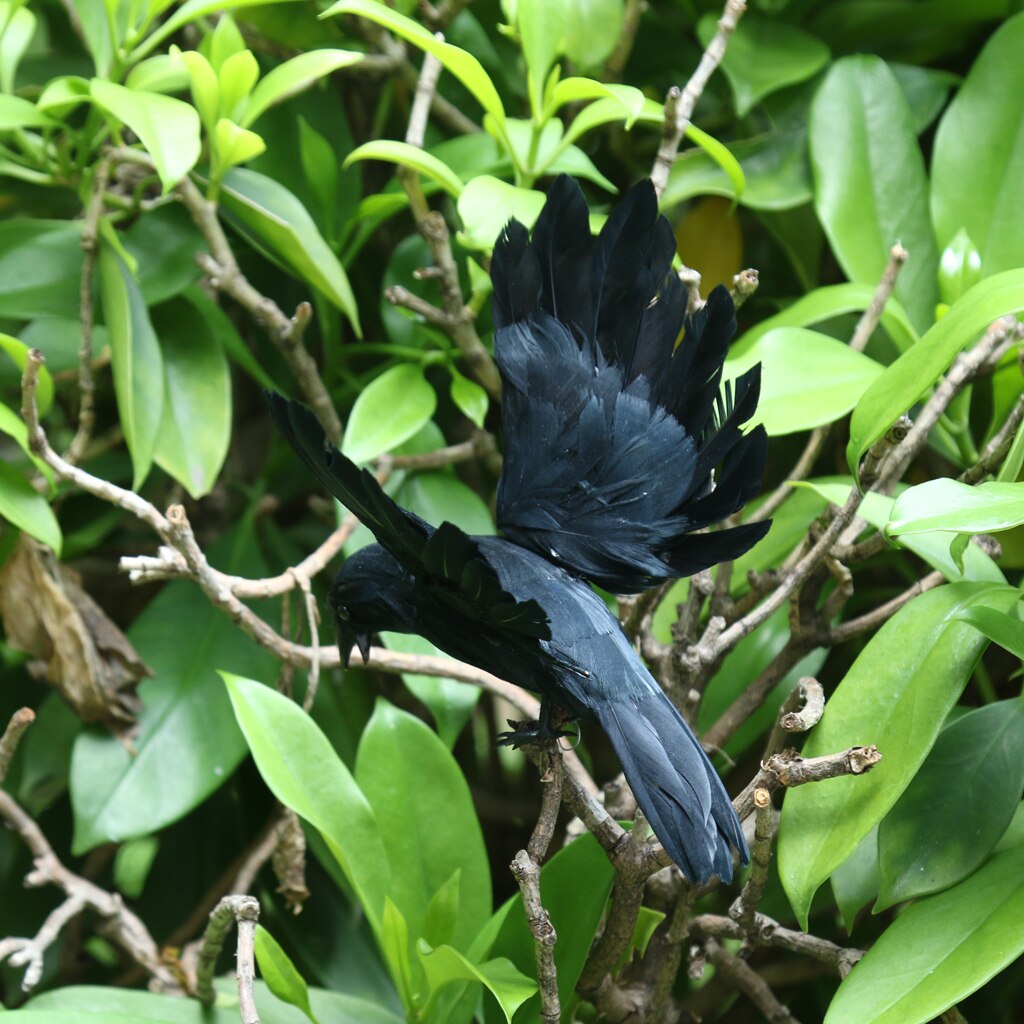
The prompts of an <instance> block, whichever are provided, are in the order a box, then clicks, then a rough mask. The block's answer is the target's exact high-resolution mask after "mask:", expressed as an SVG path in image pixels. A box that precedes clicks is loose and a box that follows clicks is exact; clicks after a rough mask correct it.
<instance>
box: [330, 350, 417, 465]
mask: <svg viewBox="0 0 1024 1024" xmlns="http://www.w3.org/2000/svg"><path fill="white" fill-rule="evenodd" d="M436 405H437V396H436V395H435V393H434V389H433V388H432V387H431V386H430V385H429V384H428V383H427V380H426V378H425V377H424V376H423V370H422V368H421V367H420V366H418V365H414V364H412V363H403V364H401V365H400V366H392V367H391V369H390V370H385V371H384V372H383V373H382V374H381V375H380V376H379V377H377V378H376V379H375V380H373V381H371V382H370V384H369V385H367V386H366V387H365V388H364V389H363V390H362V391H361V392H360V394H359V397H358V398H357V399H356V402H355V405H353V406H352V414H351V416H349V420H348V425H347V426H346V427H345V437H344V439H343V440H342V444H341V450H342V451H343V452H344V453H345V454H346V455H347V456H348V457H349V458H350V459H351V460H352V461H353V462H358V463H363V462H369V461H370V460H371V459H375V458H376V457H377V456H378V455H383V454H384V453H385V452H389V451H391V449H392V448H394V447H395V446H396V445H399V444H401V443H402V442H403V441H406V440H408V439H409V438H410V437H412V436H413V434H415V433H416V431H417V430H419V429H420V427H422V426H423V424H424V423H426V422H427V420H429V419H430V417H431V416H433V415H434V409H435V407H436Z"/></svg>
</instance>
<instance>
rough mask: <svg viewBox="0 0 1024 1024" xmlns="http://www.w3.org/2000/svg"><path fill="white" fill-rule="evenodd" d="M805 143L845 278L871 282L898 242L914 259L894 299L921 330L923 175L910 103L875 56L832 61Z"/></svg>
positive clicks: (929, 304) (925, 317)
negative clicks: (807, 141)
mask: <svg viewBox="0 0 1024 1024" xmlns="http://www.w3.org/2000/svg"><path fill="white" fill-rule="evenodd" d="M810 147H811V165H812V167H813V169H814V186H815V187H814V206H815V209H816V210H817V212H818V217H819V219H820V221H821V223H822V226H823V227H824V228H825V233H826V234H827V235H828V239H829V242H830V243H831V246H832V250H833V252H835V254H836V257H837V259H838V260H839V263H840V265H841V266H842V268H843V270H844V271H845V272H846V275H847V276H848V277H849V278H850V279H851V280H853V281H859V282H861V283H862V284H869V285H872V286H874V285H875V284H877V282H878V280H879V278H880V277H881V276H882V271H883V270H884V269H885V265H886V261H887V260H888V257H889V250H890V249H891V247H892V246H893V245H894V244H895V243H896V242H902V243H903V245H904V247H905V248H906V249H907V250H908V251H909V252H910V253H911V259H910V260H908V262H907V264H906V266H905V267H904V268H903V270H902V271H901V272H900V276H899V278H898V279H897V281H896V297H897V298H898V299H899V300H900V302H901V303H902V304H903V307H904V308H905V309H906V311H907V313H909V314H910V319H911V321H912V322H913V323H914V325H915V327H916V328H917V329H918V330H919V331H921V330H924V329H925V328H926V327H927V326H928V325H929V324H930V323H931V322H932V320H933V318H934V311H935V303H936V301H937V300H938V284H937V281H936V268H937V266H938V253H937V252H936V249H935V241H934V238H933V236H932V229H931V221H930V218H929V216H928V206H927V195H928V179H927V177H926V175H925V169H924V160H923V158H922V156H921V150H920V147H919V146H918V142H917V134H916V132H915V131H914V125H913V120H912V118H911V115H910V108H909V107H908V106H907V101H906V99H905V98H904V95H903V92H902V90H901V89H900V87H899V83H898V82H897V81H896V79H895V77H894V76H893V73H892V72H891V71H890V70H889V68H888V67H887V66H886V64H885V62H884V61H883V60H881V58H879V57H874V56H861V57H844V58H843V59H842V60H840V61H837V62H836V63H835V64H833V65H832V67H831V68H830V70H829V72H828V75H827V76H826V78H825V81H824V82H823V83H822V85H821V88H820V89H819V90H818V92H817V95H816V96H815V98H814V102H813V104H812V105H811V118H810Z"/></svg>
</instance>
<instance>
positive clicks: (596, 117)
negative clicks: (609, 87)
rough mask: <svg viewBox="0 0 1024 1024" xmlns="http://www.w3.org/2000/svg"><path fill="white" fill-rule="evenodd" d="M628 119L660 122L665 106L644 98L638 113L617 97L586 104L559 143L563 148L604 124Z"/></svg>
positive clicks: (653, 122)
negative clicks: (627, 109)
mask: <svg viewBox="0 0 1024 1024" xmlns="http://www.w3.org/2000/svg"><path fill="white" fill-rule="evenodd" d="M627 118H628V119H630V123H633V122H636V121H639V122H641V123H643V124H661V123H662V122H663V121H664V120H665V108H664V107H663V106H662V105H661V104H660V103H657V102H655V101H654V100H645V101H644V104H643V107H642V108H641V110H640V111H639V113H637V112H635V111H633V110H630V111H629V112H627V111H626V109H625V108H624V107H623V105H622V103H621V101H620V100H619V99H618V98H614V99H613V98H612V97H608V98H607V99H603V100H594V102H593V103H589V104H587V106H585V107H584V108H583V109H582V110H581V111H580V112H579V113H578V114H577V115H576V116H575V117H574V118H573V119H572V123H571V124H570V125H569V127H568V128H567V129H566V131H565V135H564V136H563V137H562V141H561V143H560V144H559V145H560V146H561V147H562V148H563V149H564V148H565V147H567V146H569V145H570V144H571V143H573V142H575V141H576V140H577V139H578V138H580V136H582V135H585V134H586V133H587V132H590V131H593V130H594V129H595V128H599V127H601V125H605V124H614V123H616V122H619V121H626V120H627Z"/></svg>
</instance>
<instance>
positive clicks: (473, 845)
mask: <svg viewBox="0 0 1024 1024" xmlns="http://www.w3.org/2000/svg"><path fill="white" fill-rule="evenodd" d="M425 778H428V779H430V785H429V786H424V785H423V780H424V779H425ZM355 780H356V783H357V784H358V786H359V788H360V789H361V790H362V792H363V793H364V794H365V796H366V799H367V801H368V802H369V805H370V808H371V810H372V812H373V815H374V817H375V818H376V820H377V822H378V826H379V829H380V836H381V839H382V841H383V843H384V848H385V851H386V853H387V858H388V861H389V862H390V863H391V864H394V865H401V867H402V870H401V873H398V872H395V873H394V874H393V875H392V879H391V888H390V890H389V895H390V897H391V899H392V900H393V901H394V903H395V905H396V906H397V908H398V910H399V911H401V914H402V917H403V918H404V920H405V921H406V923H407V924H408V927H409V932H410V934H411V935H412V936H414V937H418V936H421V935H423V933H424V928H425V924H426V917H427V910H428V907H429V906H430V904H431V902H432V901H433V898H434V896H435V894H436V893H437V892H438V891H439V890H440V889H441V888H442V887H443V886H444V885H445V884H446V883H447V882H448V881H449V880H450V879H451V877H452V875H453V874H455V873H456V872H458V875H459V879H458V907H459V917H458V921H457V923H456V926H455V930H454V934H453V936H452V938H451V940H450V941H451V944H452V945H453V946H455V947H456V948H457V949H460V950H463V951H465V950H467V949H468V948H469V944H470V942H471V941H472V940H473V938H474V937H475V935H476V934H477V932H478V931H479V930H480V929H481V928H482V927H483V926H484V924H485V923H486V922H487V919H488V918H489V917H490V914H491V878H490V869H489V867H488V862H487V851H486V850H485V848H484V841H483V835H482V833H481V831H480V824H479V822H478V821H477V817H476V812H475V810H474V809H473V800H472V797H471V796H470V793H469V787H468V786H467V784H466V780H465V779H464V778H463V776H462V772H461V770H460V769H459V766H458V765H457V764H456V763H455V759H454V758H453V757H452V755H451V754H450V753H449V751H448V749H447V748H446V747H445V745H444V744H443V743H442V742H441V741H440V740H439V739H438V737H437V735H436V734H435V733H434V732H433V731H432V730H431V729H429V728H428V727H427V726H426V725H424V724H423V722H421V721H420V720H419V719H418V718H415V717H413V716H412V715H410V714H408V713H407V712H404V711H399V710H398V709H397V708H396V707H394V706H393V705H392V704H389V703H388V702H387V701H385V700H384V699H383V698H381V699H380V700H378V701H377V705H376V708H375V710H374V713H373V717H372V718H371V719H370V722H369V725H367V727H366V730H365V732H364V733H363V738H362V740H361V741H360V744H359V751H358V754H357V756H356V767H355Z"/></svg>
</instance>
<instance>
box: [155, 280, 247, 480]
mask: <svg viewBox="0 0 1024 1024" xmlns="http://www.w3.org/2000/svg"><path fill="white" fill-rule="evenodd" d="M152 312H153V322H154V326H155V328H156V330H157V333H158V334H159V336H160V348H161V351H162V353H163V360H164V398H163V415H162V417H161V420H160V429H159V432H158V433H157V437H156V446H155V448H154V451H153V458H154V460H155V461H156V463H157V465H159V466H160V467H161V468H163V469H165V470H166V471H167V472H168V473H170V475H171V476H173V477H174V479H175V480H177V481H178V482H179V483H180V484H182V486H183V487H184V488H185V490H187V491H188V493H189V494H191V495H192V497H193V498H197V499H198V498H201V497H203V496H204V495H206V494H209V493H210V491H211V490H212V489H213V485H214V483H216V481H217V476H218V474H219V473H220V469H221V466H223V465H224V459H225V457H226V456H227V453H228V443H229V442H230V440H231V376H230V373H229V372H228V361H227V357H226V356H225V354H224V349H223V348H222V346H221V344H220V339H219V337H218V334H217V333H216V331H215V330H214V329H213V327H212V325H211V324H210V322H209V321H208V320H207V318H206V317H205V316H204V315H203V312H202V311H201V309H200V308H199V307H198V306H196V305H194V304H193V303H191V302H187V301H185V300H184V299H178V300H174V301H172V302H170V303H167V304H166V305H163V306H159V307H157V308H156V309H154V310H153V311H152Z"/></svg>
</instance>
